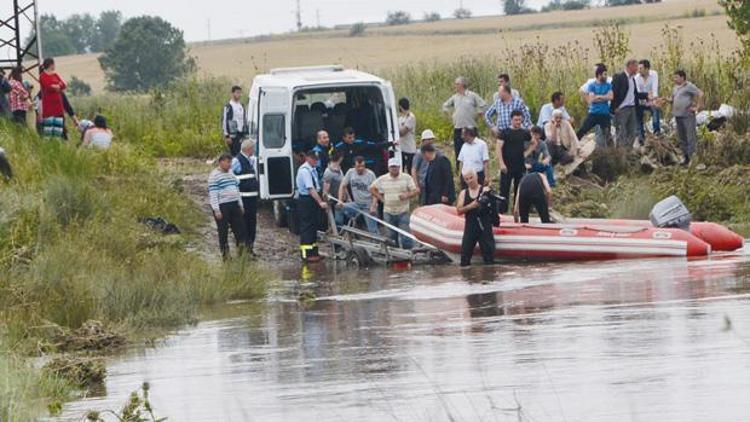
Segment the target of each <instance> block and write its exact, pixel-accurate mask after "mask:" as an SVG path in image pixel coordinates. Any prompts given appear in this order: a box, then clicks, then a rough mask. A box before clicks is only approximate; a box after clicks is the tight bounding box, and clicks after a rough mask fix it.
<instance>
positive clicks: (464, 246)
mask: <svg viewBox="0 0 750 422" xmlns="http://www.w3.org/2000/svg"><path fill="white" fill-rule="evenodd" d="M463 179H464V181H465V182H466V185H467V188H466V189H464V190H462V191H461V193H460V194H458V201H456V211H457V212H458V215H464V219H465V221H466V223H465V224H464V236H463V239H462V240H461V266H462V267H468V266H469V265H471V257H472V255H473V254H474V247H475V246H476V245H477V242H479V248H480V249H481V250H482V259H483V260H484V263H485V264H492V262H493V255H494V254H495V238H494V235H493V234H492V216H491V214H490V213H488V212H486V211H485V209H484V208H483V207H482V205H481V204H480V203H479V198H480V196H482V193H483V191H484V187H483V186H482V185H480V184H479V179H478V178H477V172H476V171H475V170H473V169H469V170H466V171H465V172H464V174H463ZM483 211H484V212H483Z"/></svg>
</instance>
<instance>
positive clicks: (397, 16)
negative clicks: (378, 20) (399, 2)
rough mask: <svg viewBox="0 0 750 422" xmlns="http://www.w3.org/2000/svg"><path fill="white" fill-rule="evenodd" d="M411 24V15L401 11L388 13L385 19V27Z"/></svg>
mask: <svg viewBox="0 0 750 422" xmlns="http://www.w3.org/2000/svg"><path fill="white" fill-rule="evenodd" d="M410 22H411V15H410V14H409V13H407V12H404V11H403V10H397V11H395V12H388V15H387V16H386V18H385V24H386V25H406V24H408V23H410Z"/></svg>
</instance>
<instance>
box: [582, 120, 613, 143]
mask: <svg viewBox="0 0 750 422" xmlns="http://www.w3.org/2000/svg"><path fill="white" fill-rule="evenodd" d="M597 126H599V128H600V129H601V130H602V132H604V140H603V142H604V145H599V146H606V145H607V144H608V143H609V142H610V138H611V135H610V133H611V131H610V127H612V116H610V115H609V114H591V113H589V114H588V115H587V116H586V119H585V120H584V121H583V123H581V127H580V128H579V129H578V132H577V133H576V136H578V139H582V138H583V137H584V136H585V135H586V134H587V133H589V131H590V130H591V129H593V128H595V127H597ZM597 142H598V139H597Z"/></svg>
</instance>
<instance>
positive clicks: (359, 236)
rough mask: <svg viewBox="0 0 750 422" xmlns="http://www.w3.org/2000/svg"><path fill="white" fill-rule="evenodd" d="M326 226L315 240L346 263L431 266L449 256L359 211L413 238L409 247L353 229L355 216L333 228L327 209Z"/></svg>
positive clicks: (333, 255)
mask: <svg viewBox="0 0 750 422" xmlns="http://www.w3.org/2000/svg"><path fill="white" fill-rule="evenodd" d="M327 214H328V222H329V227H330V229H329V230H328V231H327V232H322V231H319V232H318V240H319V241H320V242H323V243H328V244H329V245H330V247H331V256H330V258H332V259H334V260H336V261H345V262H346V264H347V265H351V266H353V267H359V268H364V267H367V266H369V265H370V264H379V265H398V264H404V265H412V264H413V265H435V264H446V263H450V262H451V258H450V257H449V256H448V255H447V254H446V253H445V252H444V251H442V250H441V249H438V248H437V247H435V246H433V245H430V244H429V243H425V242H422V241H421V240H419V239H417V238H416V237H414V235H412V234H411V233H408V232H405V231H403V230H401V229H399V228H398V227H395V226H393V225H391V224H388V223H386V222H385V221H383V220H380V219H379V218H376V217H373V216H371V215H368V214H365V213H360V215H362V216H364V218H370V219H372V220H374V221H376V222H377V223H378V224H379V225H381V226H384V227H386V228H387V229H390V230H395V231H396V232H397V233H399V234H401V235H403V236H406V237H408V238H410V239H411V240H413V241H414V243H415V246H414V247H413V248H412V249H404V248H401V247H399V246H398V245H397V244H395V243H394V242H393V240H392V239H390V238H388V237H386V236H382V235H379V234H373V233H370V232H368V231H366V230H360V229H358V228H356V226H355V225H356V220H357V219H356V218H353V219H352V220H351V221H350V222H349V223H348V224H347V225H345V226H343V227H341V228H340V229H339V228H337V227H336V223H335V221H334V218H333V212H332V211H331V210H330V209H329V210H328V211H327Z"/></svg>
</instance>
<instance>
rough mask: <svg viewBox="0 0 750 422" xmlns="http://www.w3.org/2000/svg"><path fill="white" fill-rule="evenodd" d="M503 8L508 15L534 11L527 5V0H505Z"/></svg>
mask: <svg viewBox="0 0 750 422" xmlns="http://www.w3.org/2000/svg"><path fill="white" fill-rule="evenodd" d="M503 10H504V11H505V14H506V15H520V14H523V13H531V12H533V10H532V9H530V8H528V7H526V0H505V1H504V2H503Z"/></svg>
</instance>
